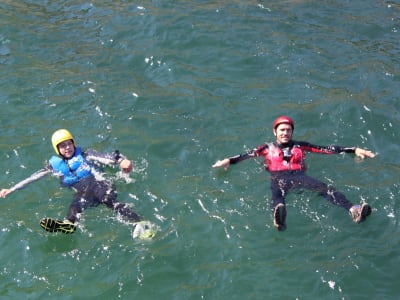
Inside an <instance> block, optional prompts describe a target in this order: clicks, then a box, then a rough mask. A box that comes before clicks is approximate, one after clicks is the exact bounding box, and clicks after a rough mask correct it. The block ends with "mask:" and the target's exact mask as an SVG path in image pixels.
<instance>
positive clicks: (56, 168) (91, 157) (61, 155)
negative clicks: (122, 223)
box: [0, 129, 155, 238]
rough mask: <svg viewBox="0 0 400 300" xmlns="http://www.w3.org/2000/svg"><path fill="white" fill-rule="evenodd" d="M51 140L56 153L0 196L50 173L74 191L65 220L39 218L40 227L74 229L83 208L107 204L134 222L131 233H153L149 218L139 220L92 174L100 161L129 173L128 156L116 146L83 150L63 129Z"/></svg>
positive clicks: (105, 184)
mask: <svg viewBox="0 0 400 300" xmlns="http://www.w3.org/2000/svg"><path fill="white" fill-rule="evenodd" d="M51 142H52V145H53V148H54V151H55V152H56V154H57V155H54V156H52V157H51V158H50V160H49V162H48V165H46V166H45V167H44V168H43V169H41V170H39V171H37V172H35V173H34V174H32V175H31V176H30V177H28V178H26V179H25V180H23V181H21V182H19V183H18V184H16V185H14V186H13V187H12V188H9V189H2V190H1V191H0V197H2V198H5V197H6V196H7V195H8V194H10V193H12V192H14V191H16V190H19V189H22V188H23V187H25V186H26V185H28V184H29V183H31V182H34V181H36V180H38V179H40V178H42V177H43V176H45V175H48V174H53V175H55V176H57V177H59V178H60V181H61V185H62V186H64V187H68V188H71V189H73V190H74V191H75V194H74V197H73V201H72V203H71V205H70V207H69V211H68V214H67V216H66V218H65V220H56V219H52V218H44V219H42V220H41V222H40V226H41V227H42V228H43V229H44V230H46V231H49V232H63V233H73V232H75V230H76V223H77V222H78V221H79V216H80V214H82V213H83V211H84V210H85V209H86V208H89V207H93V206H97V205H99V204H105V205H106V206H107V207H108V208H110V209H112V210H113V211H115V212H116V213H118V214H119V215H121V216H122V217H124V218H126V219H128V220H129V221H131V222H133V223H134V224H135V231H134V237H137V236H140V237H143V238H151V237H152V236H153V235H154V234H155V231H154V229H152V226H151V223H150V222H146V221H142V218H141V217H140V216H139V215H137V214H136V213H135V212H134V211H133V210H131V209H130V208H129V207H128V206H127V204H125V203H121V202H118V201H117V191H116V189H115V186H114V185H113V184H112V183H110V182H109V181H107V180H105V179H98V178H96V176H95V173H96V167H97V166H101V165H116V164H119V166H120V168H121V170H122V171H123V172H124V173H129V172H131V171H132V169H133V165H132V162H131V161H130V160H128V159H127V158H126V157H125V156H123V155H122V154H121V153H120V152H119V151H118V150H116V151H114V152H113V153H107V154H104V153H99V152H97V151H95V150H85V151H83V150H82V149H81V148H80V147H77V146H76V144H75V140H74V137H73V136H72V134H71V133H70V132H69V131H68V130H66V129H59V130H57V131H55V132H54V133H53V135H52V137H51ZM135 235H136V236H135Z"/></svg>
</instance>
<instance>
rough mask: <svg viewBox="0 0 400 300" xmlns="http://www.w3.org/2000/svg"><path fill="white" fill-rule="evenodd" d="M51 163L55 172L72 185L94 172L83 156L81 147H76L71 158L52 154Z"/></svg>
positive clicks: (62, 180) (67, 183)
mask: <svg viewBox="0 0 400 300" xmlns="http://www.w3.org/2000/svg"><path fill="white" fill-rule="evenodd" d="M49 163H50V165H51V167H52V168H53V170H54V171H55V173H56V174H57V175H59V176H60V177H61V182H62V183H63V184H65V185H67V186H71V185H73V184H74V183H77V182H78V181H79V180H81V179H83V178H85V177H88V176H89V175H91V174H92V167H91V165H90V164H89V162H88V161H87V160H86V159H85V158H84V157H83V155H82V150H81V148H80V147H76V148H75V153H74V156H72V157H71V158H70V159H62V158H61V157H59V156H52V157H51V158H50V160H49Z"/></svg>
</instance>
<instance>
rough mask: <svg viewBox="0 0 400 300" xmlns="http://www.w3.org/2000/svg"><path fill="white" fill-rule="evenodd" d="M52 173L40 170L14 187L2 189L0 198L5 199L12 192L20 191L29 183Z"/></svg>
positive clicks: (49, 170)
mask: <svg viewBox="0 0 400 300" xmlns="http://www.w3.org/2000/svg"><path fill="white" fill-rule="evenodd" d="M51 172H52V170H51V169H49V168H44V169H41V170H39V171H37V172H35V173H33V174H32V175H31V176H29V177H28V178H26V179H24V180H22V181H20V182H18V183H17V184H15V185H14V186H12V187H11V188H9V189H2V190H1V191H0V197H1V198H5V197H6V196H7V195H8V194H11V193H12V192H14V191H16V190H19V189H22V188H23V187H25V186H27V185H28V184H29V183H31V182H34V181H37V180H39V179H40V178H42V177H43V176H45V175H47V174H50V173H51Z"/></svg>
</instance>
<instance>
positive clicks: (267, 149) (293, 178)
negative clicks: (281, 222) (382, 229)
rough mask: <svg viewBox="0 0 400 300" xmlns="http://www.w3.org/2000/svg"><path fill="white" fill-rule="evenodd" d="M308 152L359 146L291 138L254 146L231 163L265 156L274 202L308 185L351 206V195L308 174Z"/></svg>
mask: <svg viewBox="0 0 400 300" xmlns="http://www.w3.org/2000/svg"><path fill="white" fill-rule="evenodd" d="M306 152H312V153H322V154H338V153H354V152H355V147H352V148H346V147H341V146H317V145H313V144H310V143H307V142H298V141H290V142H289V143H286V144H282V145H279V144H276V143H267V144H263V145H260V146H258V147H257V148H254V149H253V150H251V151H249V152H247V153H244V154H240V155H237V156H234V157H230V158H229V161H230V163H231V164H235V163H238V162H240V161H242V160H245V159H248V158H251V157H259V156H263V157H264V165H265V168H266V170H267V171H269V172H270V173H271V192H272V201H271V206H272V208H274V207H275V206H276V205H277V204H279V203H283V204H285V197H286V195H287V193H288V191H289V190H290V189H301V188H304V189H308V190H313V191H316V192H318V194H319V195H321V196H322V197H324V198H325V199H326V200H328V201H329V202H331V203H333V204H335V205H338V206H341V207H343V208H344V209H346V210H349V209H350V208H351V207H352V206H353V204H352V203H351V202H350V201H349V200H347V198H346V197H345V196H344V195H343V194H342V193H340V192H339V191H336V190H335V189H334V188H333V187H331V186H328V185H327V184H325V183H324V182H322V181H320V180H318V179H315V178H312V177H310V176H308V175H307V174H306V164H305V158H306Z"/></svg>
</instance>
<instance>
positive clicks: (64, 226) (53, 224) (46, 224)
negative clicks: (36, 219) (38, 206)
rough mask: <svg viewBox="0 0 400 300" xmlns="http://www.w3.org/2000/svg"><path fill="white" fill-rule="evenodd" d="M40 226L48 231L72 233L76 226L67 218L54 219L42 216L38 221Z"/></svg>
mask: <svg viewBox="0 0 400 300" xmlns="http://www.w3.org/2000/svg"><path fill="white" fill-rule="evenodd" d="M40 226H41V227H42V228H43V229H44V230H46V231H49V232H62V233H66V234H69V233H74V232H75V230H76V226H75V225H74V223H72V222H71V221H69V220H64V221H61V220H56V219H52V218H44V219H42V220H41V221H40Z"/></svg>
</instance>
